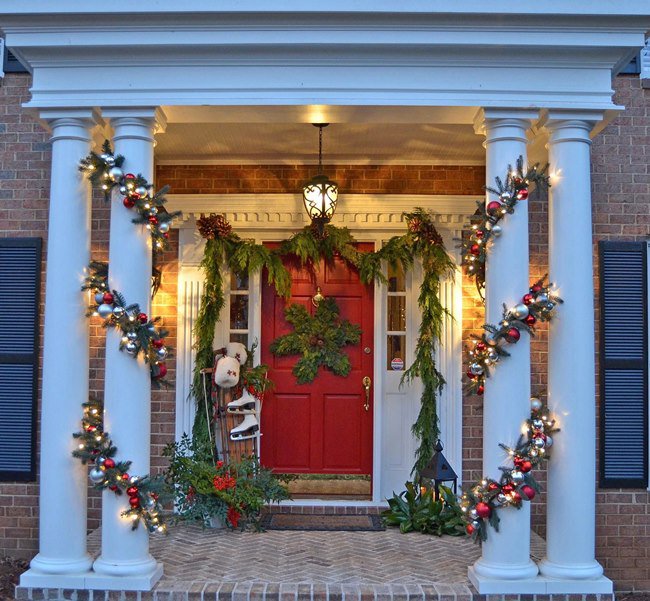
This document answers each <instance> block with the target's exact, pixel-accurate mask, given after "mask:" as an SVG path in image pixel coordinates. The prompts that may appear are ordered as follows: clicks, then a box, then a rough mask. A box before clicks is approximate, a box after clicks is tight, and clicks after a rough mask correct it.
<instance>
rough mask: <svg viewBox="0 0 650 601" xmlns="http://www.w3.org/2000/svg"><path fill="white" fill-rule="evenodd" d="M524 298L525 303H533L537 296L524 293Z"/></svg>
mask: <svg viewBox="0 0 650 601" xmlns="http://www.w3.org/2000/svg"><path fill="white" fill-rule="evenodd" d="M522 300H523V301H524V305H532V304H533V301H534V300H535V297H534V296H533V295H532V294H530V293H529V294H524V298H523V299H522Z"/></svg>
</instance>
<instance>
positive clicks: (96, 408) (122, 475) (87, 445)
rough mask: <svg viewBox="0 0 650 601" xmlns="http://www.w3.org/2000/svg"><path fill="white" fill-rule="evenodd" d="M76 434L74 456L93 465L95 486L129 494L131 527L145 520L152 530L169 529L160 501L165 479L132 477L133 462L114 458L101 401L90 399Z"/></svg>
mask: <svg viewBox="0 0 650 601" xmlns="http://www.w3.org/2000/svg"><path fill="white" fill-rule="evenodd" d="M73 437H74V438H75V440H77V441H78V445H77V448H76V449H75V450H74V451H73V452H72V455H73V456H74V457H77V458H78V459H80V460H81V462H82V463H83V464H84V465H87V464H90V465H92V468H91V469H90V471H89V473H88V477H89V478H90V481H91V482H92V483H93V485H94V487H95V488H96V489H98V490H105V489H108V490H111V491H113V492H114V493H115V495H116V496H121V495H122V494H126V495H127V496H128V497H129V508H128V509H127V510H126V511H123V512H122V514H121V515H122V517H124V518H126V519H129V520H131V523H132V524H131V528H132V529H133V530H135V529H136V528H138V525H139V524H140V523H142V524H143V525H144V526H145V527H146V528H147V530H148V531H149V532H152V533H153V532H167V526H166V525H165V521H164V518H163V513H162V512H163V507H162V503H161V500H160V497H161V495H162V493H163V490H164V480H163V478H161V477H158V478H151V477H149V476H144V477H141V478H140V477H138V476H130V475H129V472H128V470H129V468H130V467H131V462H130V461H116V460H115V456H116V455H117V447H116V446H115V445H114V444H113V441H112V440H111V437H110V436H109V434H108V432H105V431H104V407H103V404H102V403H101V402H100V401H93V400H91V401H88V402H87V403H84V404H83V417H82V419H81V430H80V431H79V432H75V433H74V434H73Z"/></svg>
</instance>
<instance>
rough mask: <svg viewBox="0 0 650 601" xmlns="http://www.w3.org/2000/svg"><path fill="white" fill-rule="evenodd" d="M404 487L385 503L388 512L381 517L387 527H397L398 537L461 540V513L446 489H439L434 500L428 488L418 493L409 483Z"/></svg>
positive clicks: (431, 491) (463, 528)
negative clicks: (415, 534) (418, 534)
mask: <svg viewBox="0 0 650 601" xmlns="http://www.w3.org/2000/svg"><path fill="white" fill-rule="evenodd" d="M405 486H406V490H405V491H403V492H401V493H400V494H399V495H397V494H393V498H392V499H388V507H389V508H388V509H387V510H386V511H384V512H383V513H382V517H383V519H384V523H385V524H386V525H387V526H395V527H399V529H400V532H402V533H407V532H421V533H422V534H435V535H436V536H443V535H445V534H446V535H448V536H465V524H464V522H463V512H462V510H461V508H460V506H459V504H458V499H457V498H456V495H454V493H453V492H451V490H450V489H449V488H447V487H445V486H440V487H439V490H440V498H438V499H436V498H435V496H434V491H433V489H432V488H425V489H421V488H420V487H418V486H417V485H416V484H415V483H413V482H407V483H406V485H405Z"/></svg>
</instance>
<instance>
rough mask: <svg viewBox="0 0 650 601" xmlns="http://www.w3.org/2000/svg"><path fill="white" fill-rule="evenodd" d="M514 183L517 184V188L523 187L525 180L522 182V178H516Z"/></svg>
mask: <svg viewBox="0 0 650 601" xmlns="http://www.w3.org/2000/svg"><path fill="white" fill-rule="evenodd" d="M512 181H513V183H514V184H515V186H521V184H522V182H523V181H524V180H522V179H521V178H520V177H515V178H514V179H513V180H512Z"/></svg>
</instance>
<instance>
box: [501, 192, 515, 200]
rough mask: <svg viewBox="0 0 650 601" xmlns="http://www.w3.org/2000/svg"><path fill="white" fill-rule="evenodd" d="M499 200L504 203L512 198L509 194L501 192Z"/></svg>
mask: <svg viewBox="0 0 650 601" xmlns="http://www.w3.org/2000/svg"><path fill="white" fill-rule="evenodd" d="M499 198H500V199H501V200H502V202H506V201H508V200H510V199H511V198H512V194H510V192H501V194H500V195H499Z"/></svg>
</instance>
